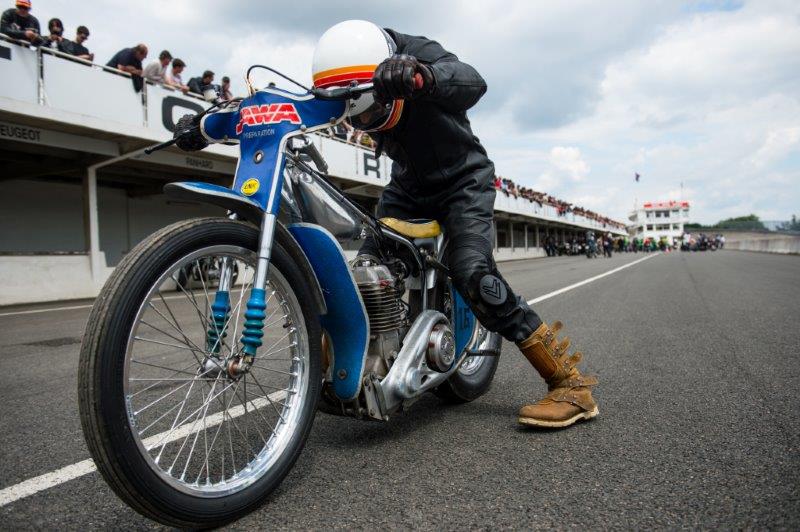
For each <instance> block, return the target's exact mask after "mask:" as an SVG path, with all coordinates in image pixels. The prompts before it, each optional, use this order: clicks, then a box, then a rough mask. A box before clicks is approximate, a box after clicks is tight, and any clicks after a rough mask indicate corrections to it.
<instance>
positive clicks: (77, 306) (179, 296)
mask: <svg viewBox="0 0 800 532" xmlns="http://www.w3.org/2000/svg"><path fill="white" fill-rule="evenodd" d="M182 297H185V296H184V295H183V294H178V295H175V296H164V299H180V298H182ZM93 306H94V303H87V304H85V305H72V306H70V307H53V308H38V309H35V310H18V311H16V312H3V313H0V318H2V317H3V316H22V315H23V314H41V313H42V312H56V311H58V310H76V309H81V308H92V307H93Z"/></svg>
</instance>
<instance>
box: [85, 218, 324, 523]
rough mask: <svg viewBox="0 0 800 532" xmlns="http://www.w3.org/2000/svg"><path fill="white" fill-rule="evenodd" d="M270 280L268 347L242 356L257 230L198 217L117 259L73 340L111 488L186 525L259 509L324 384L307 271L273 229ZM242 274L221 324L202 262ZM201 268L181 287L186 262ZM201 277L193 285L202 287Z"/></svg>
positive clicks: (88, 422) (154, 514)
mask: <svg viewBox="0 0 800 532" xmlns="http://www.w3.org/2000/svg"><path fill="white" fill-rule="evenodd" d="M279 236H280V232H278V233H276V242H275V244H274V245H273V249H272V257H271V260H270V266H269V272H268V277H267V286H266V296H265V298H266V300H267V309H266V315H267V316H266V318H265V319H264V329H263V332H264V336H263V338H262V340H263V343H262V346H261V347H260V348H259V349H258V352H257V354H256V357H255V361H254V362H253V365H252V366H251V368H250V370H249V371H248V372H237V371H235V370H234V369H233V368H234V367H235V366H233V365H231V364H229V362H231V361H232V360H235V359H237V358H238V355H239V354H240V352H241V349H242V345H241V342H240V339H241V333H242V329H243V325H244V321H245V316H244V314H245V311H246V310H247V309H246V304H247V300H248V297H249V295H250V290H251V286H252V282H253V279H254V273H255V272H254V269H255V264H256V260H257V253H256V250H257V244H258V230H257V229H256V228H255V227H253V226H251V225H248V224H245V223H242V222H236V221H231V220H228V219H224V218H206V219H199V220H190V221H186V222H179V223H177V224H174V225H172V226H169V227H167V228H164V229H162V230H161V231H159V232H157V233H155V234H153V235H152V236H150V237H149V238H147V239H146V240H145V241H143V242H142V243H141V244H139V245H138V246H137V247H136V248H135V249H134V250H132V251H131V252H130V253H129V254H128V256H127V257H126V258H125V260H123V261H122V263H121V264H120V265H119V266H118V267H117V268H116V270H115V272H114V274H113V275H112V276H111V278H110V279H109V280H108V282H107V283H106V285H105V287H104V288H103V290H102V292H101V293H100V295H99V297H98V298H97V301H96V303H95V305H94V308H93V309H92V313H91V315H90V317H89V321H88V324H87V328H86V333H85V335H84V340H83V345H82V347H81V355H80V368H79V406H80V414H81V423H82V426H83V432H84V437H85V439H86V442H87V445H88V447H89V451H90V453H91V455H92V458H93V459H94V461H95V463H96V465H97V468H98V470H99V471H100V473H101V474H102V475H103V477H104V479H105V480H106V482H108V484H109V485H110V486H111V488H112V489H113V490H114V492H115V493H116V494H117V495H118V496H119V497H120V498H121V499H123V500H124V501H125V502H126V503H127V504H128V505H130V506H131V507H132V508H134V509H135V510H137V511H138V512H140V513H141V514H143V515H145V516H147V517H149V518H151V519H154V520H156V521H159V522H160V523H163V524H166V525H169V526H175V527H182V528H189V527H191V528H206V527H213V526H219V525H222V524H224V523H227V522H229V521H231V520H233V519H236V518H238V517H240V516H242V515H244V514H246V513H248V512H250V511H252V510H253V509H255V508H256V507H257V506H258V505H260V504H261V503H262V502H263V501H264V500H265V498H266V497H267V496H268V495H269V494H270V493H271V492H272V491H273V490H274V489H275V488H276V487H277V486H278V484H279V483H280V482H281V480H283V478H284V477H285V476H286V474H287V473H288V472H289V470H290V469H291V467H292V465H293V464H294V462H295V460H296V459H297V458H298V456H299V454H300V452H301V451H302V448H303V445H304V444H305V441H306V439H307V437H308V433H309V431H310V429H311V425H312V422H313V418H314V413H315V411H316V406H317V399H318V397H319V394H320V391H319V386H320V380H321V379H320V378H319V375H320V373H321V368H320V360H321V359H320V354H321V350H320V338H321V329H320V325H319V318H318V316H317V313H316V309H315V308H314V307H313V305H312V301H313V300H314V299H313V294H312V292H311V288H310V287H309V285H308V280H307V279H305V278H304V276H303V275H302V274H301V273H300V269H299V268H297V267H296V266H295V265H294V264H293V261H292V259H291V257H290V255H289V253H288V252H287V251H286V249H285V247H284V246H285V243H284V245H282V244H281V241H280V240H281V239H280V238H278V237H279ZM214 261H220V262H222V261H224V262H227V263H228V264H230V265H231V266H232V267H234V268H235V269H236V271H238V275H237V276H236V277H237V278H236V280H235V282H233V283H232V285H231V289H230V291H229V301H230V310H229V311H228V312H227V313H226V317H225V318H224V325H223V326H222V327H220V326H219V325H215V323H214V321H212V320H211V319H210V316H211V312H212V310H211V305H212V303H213V302H214V299H215V292H216V288H215V287H214V288H212V286H211V285H212V283H211V282H210V280H209V279H205V277H204V275H203V274H202V272H203V271H204V269H203V268H201V267H200V265H201V264H204V263H211V262H214ZM192 268H194V271H197V272H201V273H200V279H199V281H200V282H199V283H193V284H192V285H191V286H184V283H185V282H186V277H187V276H186V275H185V274H183V273H182V272H186V271H187V270H190V269H192ZM198 285H199V286H198Z"/></svg>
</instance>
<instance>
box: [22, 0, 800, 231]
mask: <svg viewBox="0 0 800 532" xmlns="http://www.w3.org/2000/svg"><path fill="white" fill-rule="evenodd" d="M287 6H293V7H292V8H287ZM33 8H34V9H33V13H34V14H35V15H36V16H37V17H39V19H40V21H41V22H42V25H45V24H46V22H47V19H49V18H50V17H53V16H58V17H60V18H61V19H62V20H63V22H64V24H65V26H66V29H67V32H68V34H70V35H72V34H74V30H75V27H76V26H78V25H79V24H84V25H87V26H88V27H89V28H90V30H91V32H92V35H91V38H90V40H89V42H88V43H87V44H88V46H89V48H90V49H91V50H92V51H94V52H95V53H96V59H97V60H98V61H99V62H105V61H107V60H108V59H109V58H110V57H111V55H112V54H113V53H114V52H115V51H116V50H117V49H119V48H121V47H124V46H131V45H133V44H135V43H137V42H144V43H146V44H148V45H149V46H150V57H149V58H148V60H150V59H153V58H154V57H156V56H157V54H158V52H159V51H160V50H161V49H163V48H167V49H169V50H170V51H171V52H172V54H173V56H175V57H181V58H182V59H184V60H185V61H186V62H187V63H188V65H189V68H188V73H189V74H191V75H196V74H198V73H200V72H201V71H202V70H204V69H206V68H210V69H212V70H214V71H215V72H216V73H217V76H218V78H219V76H221V75H222V74H228V75H230V76H231V78H232V79H233V80H234V85H235V87H239V88H241V87H242V86H243V84H242V83H241V82H240V81H239V80H240V79H241V76H242V74H243V72H244V69H245V68H246V67H247V66H248V65H250V64H252V63H255V62H259V63H266V64H269V65H273V66H276V67H277V68H279V69H281V70H284V71H285V72H287V73H288V74H290V75H293V76H296V77H297V78H298V79H300V80H302V81H309V80H310V63H311V55H312V51H313V48H314V44H315V43H316V40H317V39H318V37H319V35H320V34H321V33H322V32H323V31H324V30H325V29H326V28H328V27H329V26H331V25H333V24H335V23H336V22H339V21H341V20H345V19H350V18H362V19H367V20H371V21H373V22H376V23H377V24H380V25H382V26H386V27H391V28H393V29H396V30H398V31H401V32H404V33H411V34H417V35H425V36H427V37H430V38H433V39H436V40H438V41H440V42H441V43H442V44H443V45H444V46H445V48H447V49H449V50H451V51H453V52H454V53H456V54H457V55H458V56H459V57H460V58H461V59H462V60H463V61H466V62H468V63H471V64H472V65H474V66H475V67H476V68H477V69H478V71H479V72H480V73H481V74H482V75H483V77H484V78H485V79H486V81H487V83H488V85H489V91H488V93H487V94H486V96H484V98H483V99H482V100H481V102H480V103H479V104H478V105H477V106H476V107H475V108H474V109H473V110H472V111H471V114H470V116H471V119H472V122H473V127H474V130H475V133H476V134H477V135H478V137H480V138H481V140H482V142H483V143H484V144H485V145H486V147H487V149H488V151H489V155H490V157H491V158H492V159H493V160H494V162H495V165H496V167H497V171H498V173H499V174H500V175H502V176H504V177H510V178H512V179H514V180H515V181H516V182H517V183H520V184H523V185H527V186H531V187H533V188H535V189H537V190H542V191H547V192H550V193H553V194H554V195H557V196H559V197H561V198H564V199H566V200H568V201H571V202H575V203H577V204H579V205H582V206H585V207H588V208H590V209H594V210H597V211H600V212H603V213H606V214H609V215H611V216H614V217H616V218H617V219H624V218H625V217H626V215H627V213H628V212H629V211H630V209H631V207H632V206H633V205H634V202H635V201H636V200H637V199H638V201H639V202H641V201H644V200H662V199H678V198H680V197H681V196H682V197H683V198H684V199H688V200H690V201H691V202H692V209H693V216H692V217H693V218H694V220H695V221H700V222H715V221H717V220H719V219H721V218H727V217H731V216H739V215H745V214H749V213H755V214H758V215H759V216H761V218H762V219H765V220H785V219H788V218H789V217H790V216H791V215H792V214H799V215H800V2H798V1H797V0H786V1H781V0H776V1H772V0H758V1H740V0H696V1H677V0H674V1H669V2H662V1H657V0H647V1H642V0H636V1H628V0H618V1H610V2H597V1H594V0H586V1H581V0H576V1H563V0H562V1H559V2H545V1H531V0H520V1H513V0H503V1H496V2H495V1H491V0H480V1H462V2H455V1H441V0H439V1H436V2H432V1H430V0H424V1H417V0H401V1H394V0H392V1H389V0H373V1H371V2H346V1H330V0H328V1H302V0H295V1H293V2H289V3H287V2H280V3H279V2H263V1H258V2H256V1H250V2H246V1H243V2H224V1H223V2H220V1H206V0H170V1H169V2H162V1H158V2H155V1H145V2H130V1H127V0H126V1H121V0H104V1H101V0H93V1H92V2H75V1H74V0H33ZM635 172H638V173H639V174H641V180H640V182H639V183H638V184H637V183H635V182H634V173H635ZM681 185H683V186H681Z"/></svg>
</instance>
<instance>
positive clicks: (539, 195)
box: [494, 176, 625, 229]
mask: <svg viewBox="0 0 800 532" xmlns="http://www.w3.org/2000/svg"><path fill="white" fill-rule="evenodd" d="M494 188H496V189H497V190H498V191H499V192H502V193H503V194H505V195H506V196H509V197H514V198H522V199H526V200H528V201H529V202H531V203H536V204H538V205H539V207H541V206H542V205H551V206H553V207H554V208H555V210H556V212H557V213H558V215H559V216H566V215H567V214H568V213H570V212H571V213H573V214H577V215H579V216H583V217H585V218H589V219H590V220H595V221H597V222H600V223H602V224H603V226H604V227H606V226H607V227H617V228H619V229H625V225H624V224H621V223H619V222H615V221H614V220H612V219H611V218H608V217H606V216H602V215H600V214H598V213H596V212H593V211H590V210H589V209H584V208H583V207H577V206H575V205H573V204H572V203H568V202H566V201H563V200H560V199H558V198H555V197H553V196H550V195H548V194H545V193H544V192H537V191H535V190H532V189H530V188H527V187H521V186H519V185H517V184H516V183H514V181H512V180H511V179H507V178H505V177H501V176H497V177H495V178H494Z"/></svg>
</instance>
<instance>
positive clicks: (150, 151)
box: [144, 133, 183, 155]
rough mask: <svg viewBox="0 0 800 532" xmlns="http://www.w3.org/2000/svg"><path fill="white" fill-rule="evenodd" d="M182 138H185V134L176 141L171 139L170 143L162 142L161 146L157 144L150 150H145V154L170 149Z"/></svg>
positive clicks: (176, 138)
mask: <svg viewBox="0 0 800 532" xmlns="http://www.w3.org/2000/svg"><path fill="white" fill-rule="evenodd" d="M182 136H183V134H182V133H181V134H180V135H178V136H177V137H175V138H174V139H169V140H168V141H165V142H162V143H161V144H156V145H155V146H150V147H149V148H145V149H144V154H145V155H150V154H151V153H153V152H154V151H159V150H163V149H164V148H169V147H170V146H172V145H173V144H175V143H176V142H178V139H180V138H181V137H182Z"/></svg>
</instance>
